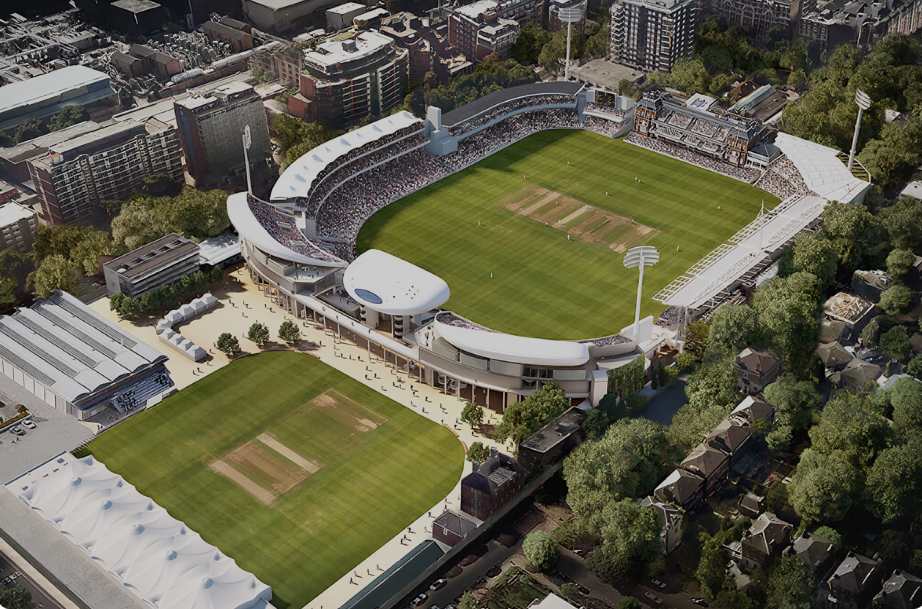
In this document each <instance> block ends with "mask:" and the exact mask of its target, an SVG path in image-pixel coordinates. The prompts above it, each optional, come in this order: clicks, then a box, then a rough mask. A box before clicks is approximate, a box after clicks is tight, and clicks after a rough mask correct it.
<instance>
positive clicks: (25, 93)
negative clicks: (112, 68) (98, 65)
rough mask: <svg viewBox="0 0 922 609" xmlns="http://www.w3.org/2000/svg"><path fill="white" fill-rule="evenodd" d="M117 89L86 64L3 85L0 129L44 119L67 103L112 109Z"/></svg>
mask: <svg viewBox="0 0 922 609" xmlns="http://www.w3.org/2000/svg"><path fill="white" fill-rule="evenodd" d="M114 102H115V92H114V91H113V90H112V87H111V85H110V83H109V77H108V76H107V75H106V74H104V73H102V72H99V71H97V70H93V69H90V68H86V67H83V66H68V67H66V68H61V69H60V70H55V71H53V72H49V73H47V74H42V75H41V76H36V77H34V78H30V79H29V80H26V81H20V82H15V83H12V84H9V85H5V86H3V87H0V131H9V130H12V129H15V128H16V127H18V126H19V125H21V124H23V123H25V122H26V121H30V120H44V119H47V118H50V117H51V116H53V115H54V114H57V113H58V112H60V111H61V110H62V109H64V108H65V107H68V106H77V107H80V108H85V109H86V110H88V111H92V110H94V109H96V108H98V107H100V106H102V107H106V108H110V107H111V106H112V105H113V104H114Z"/></svg>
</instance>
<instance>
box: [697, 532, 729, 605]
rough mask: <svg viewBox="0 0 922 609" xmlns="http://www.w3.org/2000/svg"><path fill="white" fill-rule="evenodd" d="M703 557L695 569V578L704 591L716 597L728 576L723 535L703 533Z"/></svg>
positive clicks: (701, 538)
mask: <svg viewBox="0 0 922 609" xmlns="http://www.w3.org/2000/svg"><path fill="white" fill-rule="evenodd" d="M700 541H701V557H700V559H699V560H698V567H697V568H696V569H695V579H697V580H698V583H699V584H700V585H701V589H702V590H704V593H705V594H706V595H707V596H708V597H710V598H715V597H716V596H717V595H718V594H719V593H720V589H721V588H722V587H723V583H724V580H725V579H726V577H727V557H726V555H725V554H724V549H723V536H721V535H719V534H718V535H708V534H707V533H701V537H700Z"/></svg>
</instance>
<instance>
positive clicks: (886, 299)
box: [879, 283, 912, 315]
mask: <svg viewBox="0 0 922 609" xmlns="http://www.w3.org/2000/svg"><path fill="white" fill-rule="evenodd" d="M911 304H912V290H910V289H909V288H907V287H906V286H904V285H902V284H899V283H897V284H894V285H892V286H890V287H889V288H887V289H886V290H884V291H883V293H881V295H880V303H879V305H880V308H881V309H883V311H884V312H885V313H889V314H890V315H898V314H900V313H905V312H906V311H908V310H909V305H911Z"/></svg>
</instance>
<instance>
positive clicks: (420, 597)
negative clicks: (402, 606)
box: [410, 592, 429, 607]
mask: <svg viewBox="0 0 922 609" xmlns="http://www.w3.org/2000/svg"><path fill="white" fill-rule="evenodd" d="M427 598H429V595H428V594H426V593H425V592H421V593H420V594H418V595H417V596H416V598H414V599H413V602H412V603H410V606H411V607H419V606H420V605H422V604H423V603H425V602H426V599H427Z"/></svg>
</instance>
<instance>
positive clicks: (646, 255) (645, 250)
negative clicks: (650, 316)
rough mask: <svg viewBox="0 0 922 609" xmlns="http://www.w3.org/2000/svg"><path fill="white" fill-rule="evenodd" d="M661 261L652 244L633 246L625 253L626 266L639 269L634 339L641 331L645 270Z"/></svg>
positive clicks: (657, 251)
mask: <svg viewBox="0 0 922 609" xmlns="http://www.w3.org/2000/svg"><path fill="white" fill-rule="evenodd" d="M657 262H659V250H658V249H656V248H655V247H653V246H650V245H640V246H637V247H632V248H631V249H629V250H628V251H627V252H626V253H625V254H624V268H626V269H633V268H636V269H638V271H639V272H638V275H637V302H636V304H635V306H634V340H635V341H636V340H637V338H638V336H639V333H640V300H641V297H642V296H643V270H644V269H645V268H646V267H648V266H653V265H654V264H656V263H657Z"/></svg>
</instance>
